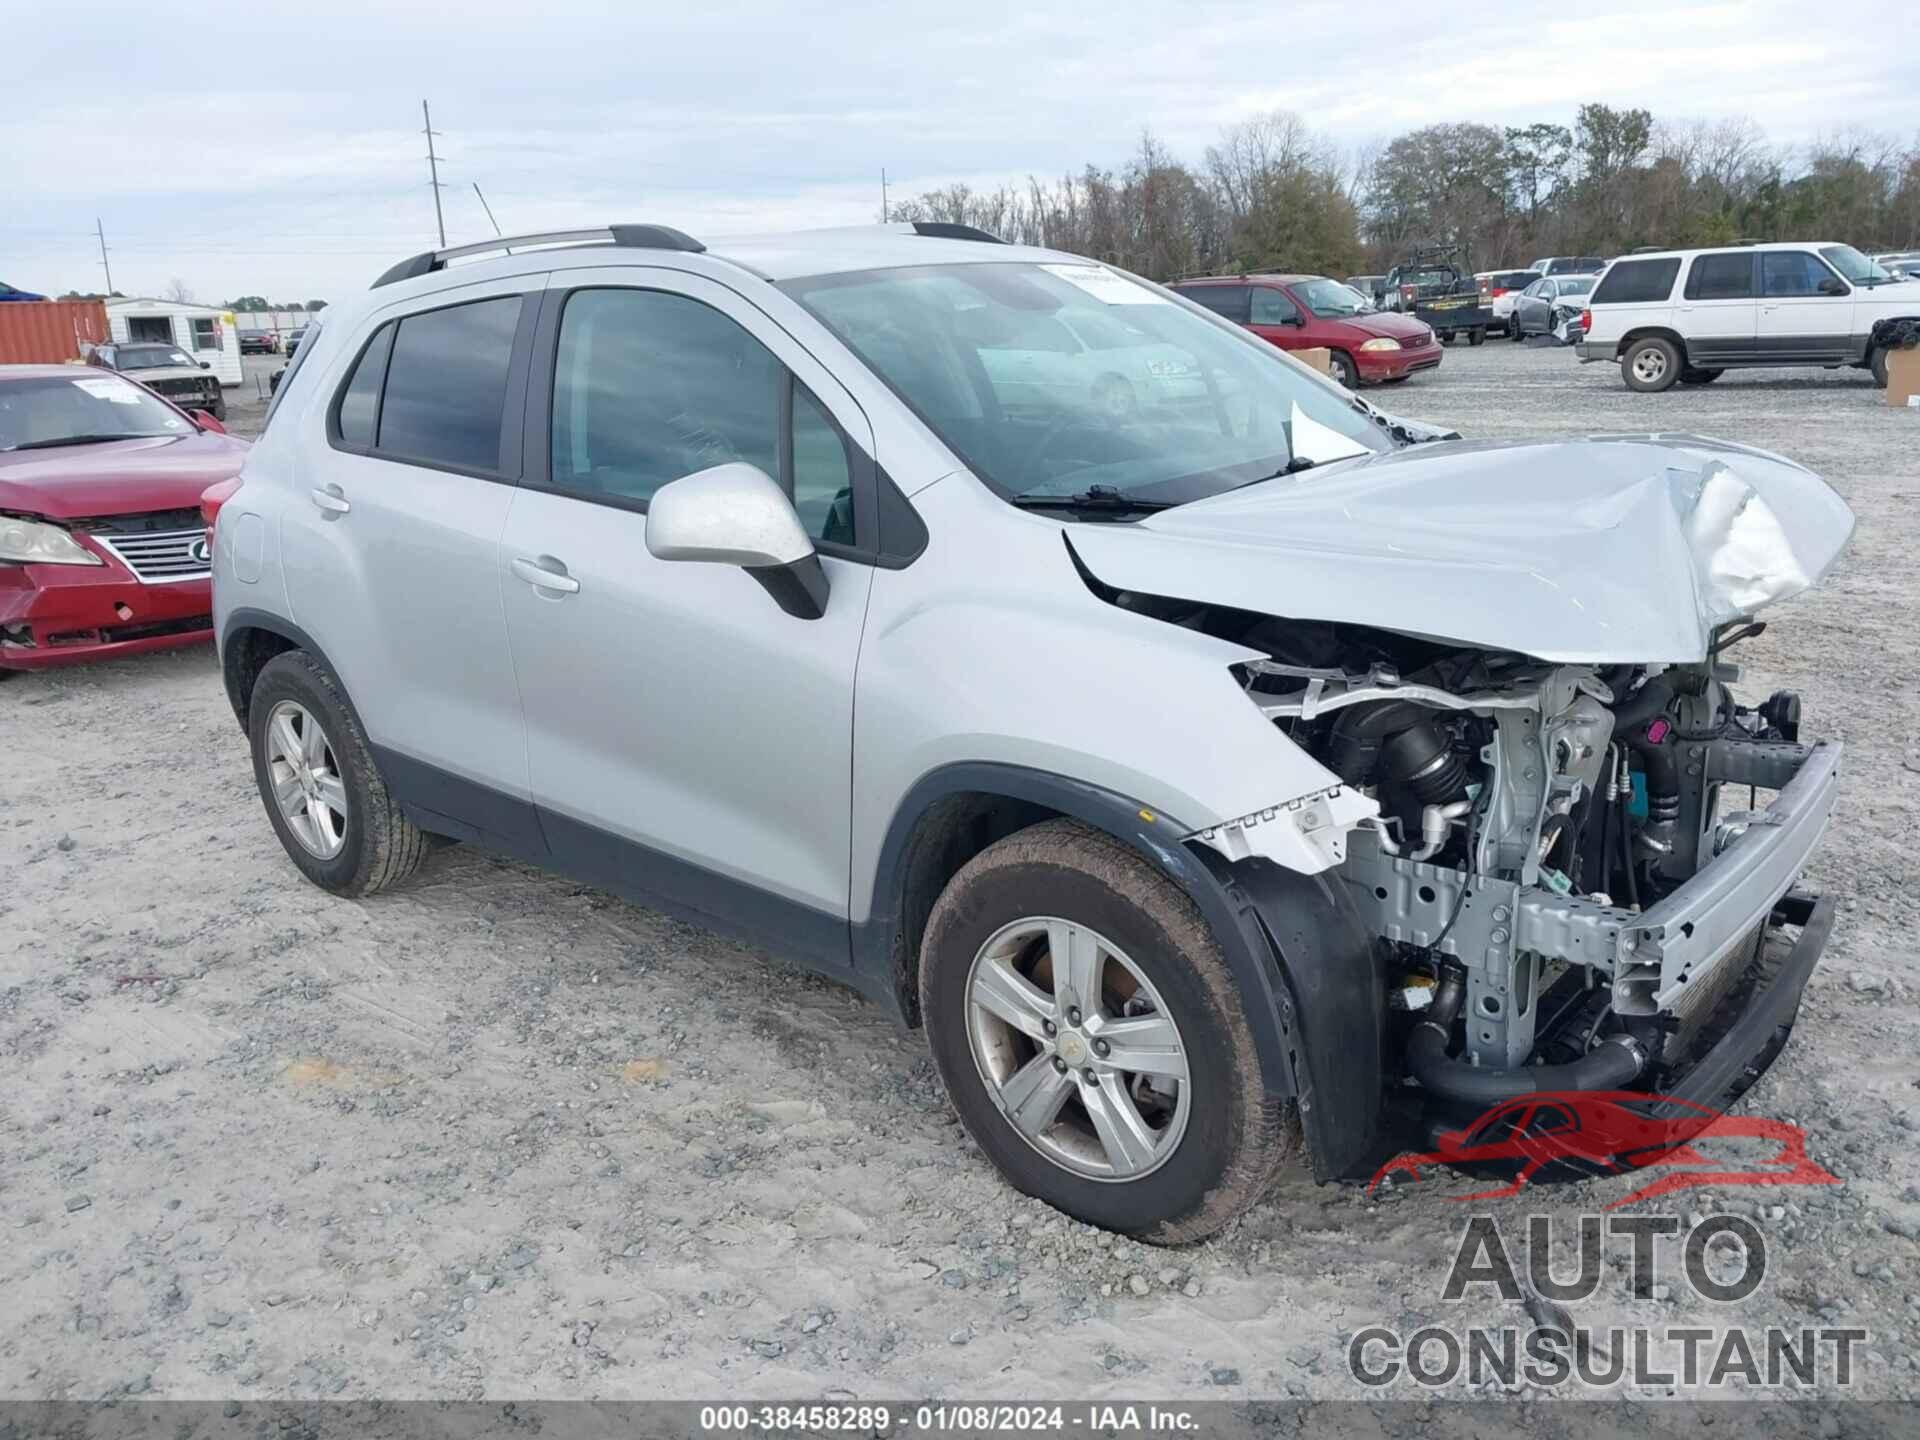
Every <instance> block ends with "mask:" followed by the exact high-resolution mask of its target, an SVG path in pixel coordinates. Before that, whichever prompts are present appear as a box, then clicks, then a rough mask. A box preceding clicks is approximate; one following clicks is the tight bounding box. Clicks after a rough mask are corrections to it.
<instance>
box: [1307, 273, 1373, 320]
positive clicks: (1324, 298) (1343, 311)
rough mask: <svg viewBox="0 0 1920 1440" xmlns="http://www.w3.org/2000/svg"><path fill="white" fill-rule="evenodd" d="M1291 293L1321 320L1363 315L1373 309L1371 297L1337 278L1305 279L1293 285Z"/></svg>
mask: <svg viewBox="0 0 1920 1440" xmlns="http://www.w3.org/2000/svg"><path fill="white" fill-rule="evenodd" d="M1293 293H1294V295H1295V297H1296V298H1298V299H1299V300H1300V301H1301V302H1302V303H1304V304H1305V305H1306V307H1307V309H1309V310H1311V311H1312V312H1313V313H1314V314H1315V315H1318V316H1320V317H1321V318H1322V319H1323V320H1324V319H1331V318H1333V317H1335V316H1339V315H1364V314H1365V313H1366V312H1367V311H1369V310H1371V309H1373V300H1372V298H1371V297H1369V296H1366V295H1362V294H1361V293H1360V292H1359V291H1358V290H1356V289H1354V288H1353V287H1352V286H1351V285H1342V284H1341V283H1340V282H1339V281H1338V280H1307V281H1304V282H1302V283H1301V284H1298V285H1295V286H1294V287H1293Z"/></svg>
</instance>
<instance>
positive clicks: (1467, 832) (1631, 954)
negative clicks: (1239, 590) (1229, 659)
mask: <svg viewBox="0 0 1920 1440" xmlns="http://www.w3.org/2000/svg"><path fill="white" fill-rule="evenodd" d="M1119 603H1121V604H1123V605H1129V604H1131V605H1133V606H1143V605H1144V606H1155V607H1158V606H1166V607H1168V608H1169V609H1171V608H1172V607H1171V602H1164V601H1147V600H1143V598H1142V597H1134V596H1123V597H1119ZM1160 618H1163V619H1169V620H1173V621H1174V622H1175V623H1186V624H1189V625H1192V626H1194V627H1195V628H1200V629H1205V630H1207V631H1209V632H1210V633H1214V634H1218V635H1221V636H1222V638H1228V639H1234V640H1237V641H1239V642H1241V643H1243V644H1245V645H1247V646H1248V647H1250V648H1257V649H1259V650H1261V651H1263V652H1264V653H1265V655H1266V657H1267V658H1264V659H1258V660H1251V661H1248V662H1245V663H1244V664H1242V665H1241V666H1239V667H1237V675H1238V678H1239V680H1240V681H1241V683H1242V685H1243V686H1244V688H1245V691H1246V694H1247V697H1248V699H1249V700H1250V701H1252V703H1254V704H1255V705H1256V706H1258V707H1259V709H1260V711H1261V713H1262V714H1263V715H1265V716H1266V717H1267V718H1268V719H1270V720H1271V721H1272V723H1273V724H1274V725H1275V726H1276V727H1277V728H1278V729H1279V730H1280V731H1281V732H1282V733H1283V734H1285V735H1286V736H1287V737H1288V738H1289V739H1290V740H1291V741H1292V742H1293V743H1294V744H1296V745H1298V746H1299V747H1300V748H1301V749H1302V750H1304V751H1305V752H1306V753H1308V754H1309V755H1311V756H1313V757H1314V758H1315V759H1316V760H1317V761H1319V762H1320V763H1321V764H1322V765H1323V766H1325V767H1326V768H1327V769H1328V770H1329V771H1331V772H1332V773H1333V774H1334V775H1336V776H1338V777H1339V779H1340V781H1341V782H1342V785H1343V786H1345V787H1348V788H1350V789H1351V791H1353V792H1354V793H1355V794H1358V795H1362V796H1365V797H1366V798H1368V799H1370V800H1371V801H1373V802H1374V804H1376V805H1377V806H1378V814H1377V816H1371V817H1369V818H1367V819H1364V820H1362V821H1361V822H1360V825H1359V828H1357V829H1355V830H1354V831H1353V832H1352V833H1351V834H1350V835H1349V836H1348V837H1347V840H1346V847H1345V856H1344V860H1343V862H1342V863H1341V864H1340V866H1339V867H1338V869H1337V870H1336V871H1334V872H1333V873H1335V874H1337V875H1338V877H1339V878H1340V879H1341V880H1343V881H1344V882H1346V888H1347V893H1348V895H1349V897H1350V899H1351V901H1352V903H1353V905H1354V906H1355V908H1356V910H1357V911H1358V912H1359V914H1360V916H1361V919H1362V923H1363V925H1364V926H1365V928H1366V929H1367V930H1368V931H1370V932H1371V933H1372V934H1373V935H1375V936H1376V937H1377V938H1378V941H1379V947H1380V950H1381V952H1382V966H1381V973H1382V980H1381V984H1382V987H1383V989H1384V991H1385V997H1384V998H1385V1001H1386V1009H1387V1022H1386V1023H1387V1024H1388V1026H1389V1027H1390V1028H1391V1029H1392V1030H1393V1032H1394V1036H1393V1041H1392V1042H1391V1043H1390V1045H1389V1049H1390V1051H1392V1052H1393V1053H1396V1054H1400V1055H1403V1056H1404V1058H1405V1068H1406V1070H1407V1071H1408V1073H1410V1074H1411V1075H1412V1076H1413V1077H1414V1078H1415V1079H1417V1080H1418V1081H1419V1082H1420V1083H1421V1085H1423V1086H1425V1087H1426V1088H1428V1089H1429V1090H1432V1091H1434V1092H1436V1093H1437V1094H1438V1095H1439V1096H1441V1097H1443V1098H1450V1099H1457V1100H1463V1101H1464V1100H1473V1101H1491V1100H1495V1099H1499V1098H1502V1097H1504V1096H1505V1095H1508V1094H1512V1093H1519V1092H1521V1091H1525V1090H1542V1089H1549V1088H1560V1089H1592V1088H1628V1087H1637V1086H1646V1087H1651V1088H1661V1087H1664V1086H1665V1085H1667V1084H1669V1083H1670V1082H1671V1081H1672V1080H1673V1079H1674V1078H1675V1077H1676V1076H1677V1075H1678V1074H1680V1073H1682V1071H1683V1070H1684V1068H1685V1067H1686V1065H1687V1063H1688V1061H1689V1058H1690V1057H1691V1056H1692V1055H1693V1054H1694V1053H1695V1052H1696V1051H1697V1050H1698V1049H1699V1048H1700V1046H1702V1045H1704V1044H1705V1043H1707V1042H1708V1041H1710V1040H1711V1039H1712V1038H1713V1035H1714V1033H1715V1031H1714V1025H1715V1016H1716V1014H1718V1013H1720V1012H1721V1011H1722V1010H1723V1008H1724V1005H1723V1002H1729V997H1731V996H1733V995H1734V993H1735V992H1736V990H1737V989H1739V988H1740V986H1741V982H1742V981H1743V980H1751V979H1752V978H1753V976H1754V972H1755V970H1756V968H1757V967H1759V966H1761V965H1762V964H1763V963H1764V957H1765V952H1766V951H1767V948H1768V945H1769V941H1770V938H1773V939H1777V938H1779V937H1778V936H1776V935H1775V934H1774V932H1776V931H1778V930H1779V929H1780V928H1781V927H1782V926H1783V925H1784V924H1786V923H1787V922H1788V921H1790V920H1793V919H1795V918H1797V917H1798V916H1799V915H1803V914H1804V910H1805V907H1804V906H1802V907H1800V908H1799V910H1798V911H1796V909H1795V906H1794V905H1793V904H1791V903H1788V902H1789V901H1791V898H1792V897H1791V896H1789V895H1788V892H1789V891H1790V890H1791V888H1792V886H1793V882H1794V880H1795V878H1796V877H1797V873H1798V868H1799V864H1800V863H1801V861H1803V860H1804V855H1805V852H1806V851H1807V850H1809V849H1811V846H1812V844H1813V843H1814V841H1815V840H1817V838H1818V834H1819V832H1820V830H1821V829H1822V828H1823V827H1824V824H1825V820H1826V809H1827V807H1828V806H1829V805H1830V803H1831V782H1832V778H1833V775H1834V774H1835V773H1836V772H1837V760H1838V747H1837V746H1807V745H1803V744H1801V743H1800V741H1799V727H1800V702H1799V699H1798V698H1797V697H1796V696H1795V695H1793V694H1792V693H1790V692H1784V691H1783V692H1778V693H1775V694H1773V695H1770V696H1768V697H1767V698H1766V699H1765V700H1764V701H1762V702H1761V703H1759V704H1757V705H1747V704H1744V703H1742V701H1741V700H1740V699H1739V698H1738V697H1737V696H1736V695H1735V694H1734V692H1733V690H1732V689H1731V688H1729V687H1730V686H1731V685H1732V684H1733V683H1734V682H1735V681H1737V678H1738V671H1737V668H1736V667H1735V666H1733V665H1732V664H1730V663H1728V661H1727V660H1726V658H1725V655H1726V652H1727V650H1728V649H1730V648H1731V647H1732V646H1734V645H1736V644H1738V643H1739V642H1740V641H1741V640H1743V639H1746V638H1749V637H1751V636H1753V635H1756V634H1758V633H1760V631H1761V630H1762V629H1764V626H1763V625H1760V624H1758V623H1753V622H1739V623H1735V624H1730V625H1725V626H1722V627H1720V629H1718V630H1717V631H1716V632H1715V635H1714V643H1713V647H1712V650H1711V651H1710V653H1709V655H1708V658H1707V659H1706V660H1705V661H1703V662H1701V663H1698V664H1690V665H1668V666H1659V665H1621V666H1587V665H1570V664H1549V663H1545V662H1542V661H1540V660H1538V659H1535V658H1532V657H1528V656H1524V655H1515V654H1510V653H1503V652H1494V651H1485V650H1476V649H1467V648H1461V647H1458V646H1450V645H1447V644H1444V643H1441V642H1435V641H1428V640H1423V639H1418V638H1413V637H1408V636H1405V635H1399V634H1395V633H1392V632H1383V631H1377V630H1371V629H1366V628H1363V627H1356V626H1347V625H1340V624H1335V623H1325V622H1308V623H1302V622H1294V621H1285V620H1277V619H1271V618H1257V617H1247V616H1237V617H1236V616H1232V615H1229V614H1226V613H1223V612H1220V611H1218V610H1214V611H1203V610H1201V609H1198V608H1196V609H1193V610H1189V611H1187V612H1186V613H1184V614H1173V613H1167V611H1165V610H1163V611H1162V612H1161V615H1160ZM1796 777H1798V778H1796ZM1789 787H1792V789H1791V791H1790V790H1789ZM1763 792H1781V793H1780V795H1779V798H1778V800H1777V801H1775V803H1774V804H1772V805H1765V802H1764V801H1763V799H1762V796H1763ZM1736 797H1737V798H1736ZM1763 806H1765V808H1763ZM1749 831H1754V832H1756V834H1757V835H1759V836H1760V838H1758V839H1757V840H1756V842H1755V843H1754V844H1753V845H1751V846H1740V844H1739V842H1741V839H1742V837H1743V836H1745V835H1746V834H1747V833H1748V832H1749ZM1761 832H1764V835H1761ZM1763 846H1766V847H1773V849H1775V850H1777V851H1778V853H1777V854H1771V853H1769V854H1763V853H1762V848H1761V847H1763ZM1736 848H1740V849H1741V854H1740V855H1739V856H1737V857H1734V858H1732V859H1730V860H1729V861H1728V862H1727V863H1725V864H1721V865H1717V866H1716V865H1715V863H1714V862H1715V861H1716V859H1717V858H1718V857H1720V856H1722V855H1727V854H1729V852H1731V851H1733V850H1735V849H1736ZM1423 1032H1424V1033H1423Z"/></svg>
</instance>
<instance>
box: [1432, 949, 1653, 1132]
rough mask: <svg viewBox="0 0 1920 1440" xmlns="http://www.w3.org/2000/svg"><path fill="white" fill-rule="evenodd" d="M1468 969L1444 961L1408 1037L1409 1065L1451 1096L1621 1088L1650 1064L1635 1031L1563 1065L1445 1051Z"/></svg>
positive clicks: (1487, 1098) (1489, 1100)
mask: <svg viewBox="0 0 1920 1440" xmlns="http://www.w3.org/2000/svg"><path fill="white" fill-rule="evenodd" d="M1466 994H1467V975H1466V971H1465V969H1464V968H1463V967H1461V966H1460V965H1458V964H1455V963H1452V962H1449V963H1448V964H1446V965H1444V966H1442V967H1441V971H1440V986H1439V989H1438V990H1436V991H1435V992H1434V997H1433V1003H1432V1005H1430V1006H1428V1007H1427V1013H1426V1015H1425V1016H1424V1017H1423V1018H1422V1019H1421V1021H1420V1023H1419V1024H1418V1025H1416V1026H1415V1027H1414V1030H1413V1034H1412V1035H1411V1036H1409V1037H1408V1039H1407V1070H1408V1072H1409V1073H1410V1074H1411V1075H1412V1076H1413V1077H1414V1079H1416V1080H1418V1081H1419V1082H1420V1083H1421V1085H1423V1086H1425V1087H1426V1088H1427V1089H1428V1090H1431V1091H1433V1093H1434V1094H1436V1095H1441V1096H1444V1097H1445V1098H1447V1099H1449V1100H1463V1101H1467V1102H1470V1103H1473V1104H1478V1105H1491V1104H1494V1103H1495V1102H1497V1101H1500V1100H1508V1099H1511V1098H1512V1097H1514V1096H1515V1095H1531V1094H1538V1093H1540V1092H1543V1091H1549V1090H1617V1089H1619V1088H1620V1087H1621V1086H1623V1085H1626V1084H1627V1083H1629V1082H1630V1081H1632V1080H1633V1079H1634V1078H1636V1077H1637V1076H1638V1075H1639V1074H1640V1072H1641V1071H1642V1070H1644V1069H1645V1068H1646V1065H1647V1058H1648V1057H1647V1051H1646V1049H1645V1047H1644V1046H1642V1045H1641V1044H1640V1042H1639V1041H1638V1040H1635V1039H1634V1038H1633V1037H1632V1036H1631V1035H1626V1034H1619V1035H1609V1036H1607V1037H1606V1038H1605V1039H1603V1040H1602V1041H1601V1042H1600V1043H1599V1044H1598V1045H1596V1046H1595V1047H1594V1048H1593V1049H1591V1050H1589V1051H1588V1052H1587V1053H1586V1054H1584V1055H1582V1056H1581V1057H1580V1058H1579V1059H1578V1060H1573V1061H1569V1062H1568V1063H1566V1064H1564V1065H1523V1066H1519V1067H1516V1068H1512V1069H1509V1068H1505V1067H1502V1066H1495V1065H1473V1064H1469V1063H1468V1062H1467V1061H1465V1060H1456V1059H1454V1058H1453V1057H1452V1056H1450V1055H1449V1054H1448V1053H1447V1052H1448V1050H1449V1049H1451V1048H1452V1045H1453V1022H1454V1020H1455V1019H1456V1018H1457V1017H1458V1016H1459V1014H1460V1006H1461V1002H1462V1001H1464V1000H1465V999H1466Z"/></svg>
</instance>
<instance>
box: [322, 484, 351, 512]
mask: <svg viewBox="0 0 1920 1440" xmlns="http://www.w3.org/2000/svg"><path fill="white" fill-rule="evenodd" d="M313 503H314V504H315V505H316V506H317V507H318V508H319V509H320V510H321V511H322V512H323V513H324V514H326V515H327V516H329V517H331V516H334V515H344V514H346V513H347V512H348V511H349V510H351V509H353V506H351V505H349V504H348V503H347V497H346V496H345V495H343V494H342V493H341V492H340V487H339V486H338V485H316V486H315V487H314V489H313Z"/></svg>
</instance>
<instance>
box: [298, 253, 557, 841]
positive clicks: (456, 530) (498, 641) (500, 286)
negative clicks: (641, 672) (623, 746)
mask: <svg viewBox="0 0 1920 1440" xmlns="http://www.w3.org/2000/svg"><path fill="white" fill-rule="evenodd" d="M544 283H545V276H544V275H530V276H522V277H518V278H514V279H508V280H493V281H487V282H483V283H481V284H476V285H470V286H464V287H460V288H457V289H453V290H448V291H443V292H440V293H438V294H436V295H433V296H431V297H420V298H417V299H415V300H413V301H412V302H410V303H408V304H407V305H405V306H395V307H393V309H392V311H391V312H390V313H386V314H385V315H384V318H382V319H381V323H379V324H378V325H376V326H375V327H373V328H372V329H370V330H367V329H363V330H361V331H360V332H358V335H357V336H356V337H355V338H356V339H357V338H358V337H359V336H364V337H365V338H364V339H362V340H360V342H359V344H358V346H357V348H356V349H354V350H353V351H352V352H351V353H348V354H345V355H343V356H341V357H339V358H338V360H337V362H336V363H334V364H333V365H332V366H331V367H330V369H329V373H328V376H327V379H326V381H325V382H324V383H325V386H326V389H325V391H324V392H323V393H325V394H326V396H327V397H328V398H327V401H326V404H325V406H324V407H323V409H324V413H323V414H322V416H321V418H320V423H321V425H323V426H324V441H322V440H321V439H320V437H316V441H315V443H314V444H311V445H309V446H306V447H303V448H304V450H305V454H304V456H303V457H302V460H301V469H300V472H299V473H297V474H296V476H295V485H294V492H293V495H292V496H291V497H290V503H289V504H288V505H287V506H286V507H285V510H284V513H283V518H282V522H281V552H282V556H283V561H284V567H285V572H286V582H287V598H288V602H289V606H290V609H291V618H292V619H293V621H294V622H295V623H296V624H298V625H299V626H300V627H301V628H302V629H303V630H305V631H306V632H307V634H308V635H310V636H311V637H312V638H313V640H314V642H315V643H316V644H317V645H318V646H319V647H320V649H321V650H322V651H323V652H324V653H325V655H326V656H327V658H328V660H330V661H331V662H332V664H333V665H334V667H335V669H336V670H337V671H338V672H339V674H340V678H341V680H342V681H343V682H344V683H345V685H346V688H347V693H348V695H349V696H350V697H351V698H352V701H353V704H354V707H355V709H356V710H357V711H358V712H359V716H360V720H361V723H362V724H363V725H364V726H365V727H366V731H367V737H368V739H369V740H370V741H371V742H372V743H373V745H374V748H375V750H376V752H377V754H378V758H379V762H380V765H381V768H382V771H383V772H384V773H385V774H386V776H387V778H388V780H389V781H390V782H391V783H392V784H393V785H394V787H395V789H396V791H397V792H399V793H400V794H401V795H402V796H403V797H404V798H405V799H406V801H407V803H408V804H410V805H414V806H416V807H417V808H419V809H421V810H425V811H430V812H432V814H431V817H430V818H429V824H430V825H431V826H433V827H436V828H440V829H443V830H446V831H448V832H450V833H454V834H461V835H466V836H468V837H469V838H473V839H480V840H485V841H487V842H489V843H491V844H495V845H498V846H499V847H500V848H503V849H508V850H516V851H520V852H522V853H525V852H527V851H534V852H538V850H539V849H540V848H541V846H540V842H539V839H538V830H537V827H536V826H535V825H534V823H533V813H532V807H531V803H530V799H529V795H528V789H527V759H526V734H525V727H524V726H523V725H522V723H521V719H520V699H519V693H518V691H517V690H516V688H515V686H514V677H513V668H512V666H511V665H510V663H509V662H508V657H507V644H506V641H507V636H506V620H505V616H504V615H503V613H502V610H501V597H500V579H499V546H500V532H501V528H502V527H503V526H504V524H505V523H506V517H507V508H508V505H509V503H510V502H511V500H512V498H513V487H514V482H515V480H516V479H517V478H518V475H519V469H520V456H521V445H520V436H521V417H522V415H523V411H524V392H525V385H526V364H527V357H528V355H529V354H530V353H531V347H532V339H533V326H534V322H535V320H536V319H537V317H538V311H539V301H540V294H541V288H542V286H543V285H544Z"/></svg>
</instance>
